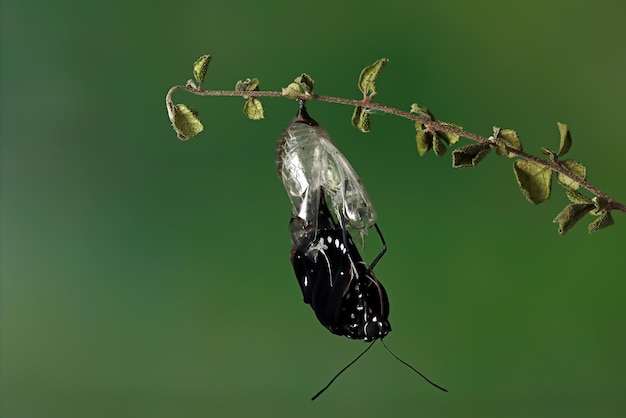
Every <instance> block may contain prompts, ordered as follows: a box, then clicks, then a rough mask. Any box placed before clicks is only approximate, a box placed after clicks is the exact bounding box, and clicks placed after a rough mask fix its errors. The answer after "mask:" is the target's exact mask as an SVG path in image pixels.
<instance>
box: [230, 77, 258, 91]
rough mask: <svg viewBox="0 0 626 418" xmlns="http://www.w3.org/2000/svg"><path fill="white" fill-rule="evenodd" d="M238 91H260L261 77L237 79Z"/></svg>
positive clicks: (236, 88) (236, 87)
mask: <svg viewBox="0 0 626 418" xmlns="http://www.w3.org/2000/svg"><path fill="white" fill-rule="evenodd" d="M235 90H236V91H258V90H259V79H258V78H252V79H250V78H246V79H245V80H243V81H241V80H239V81H237V83H236V84H235Z"/></svg>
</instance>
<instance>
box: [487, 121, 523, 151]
mask: <svg viewBox="0 0 626 418" xmlns="http://www.w3.org/2000/svg"><path fill="white" fill-rule="evenodd" d="M493 132H494V136H495V140H496V143H497V144H498V148H496V153H497V154H498V155H500V156H505V155H506V156H507V157H509V158H513V157H515V154H512V153H510V152H508V151H507V150H506V148H507V147H509V148H513V149H516V150H520V151H521V150H522V143H521V141H520V139H519V137H518V136H517V132H515V131H514V130H512V129H499V128H495V127H494V131H493Z"/></svg>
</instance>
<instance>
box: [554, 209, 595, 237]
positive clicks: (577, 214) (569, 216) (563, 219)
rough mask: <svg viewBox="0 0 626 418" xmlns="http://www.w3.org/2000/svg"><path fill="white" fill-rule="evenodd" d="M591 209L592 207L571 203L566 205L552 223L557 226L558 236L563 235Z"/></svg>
mask: <svg viewBox="0 0 626 418" xmlns="http://www.w3.org/2000/svg"><path fill="white" fill-rule="evenodd" d="M592 209H593V205H589V204H578V203H573V204H571V205H567V206H566V207H565V209H563V210H562V211H561V212H560V213H559V214H558V215H556V218H554V220H553V221H552V222H554V223H558V224H559V234H561V235H563V234H565V233H566V232H567V231H569V230H570V229H571V228H572V227H573V226H574V225H576V223H577V222H578V221H580V220H581V219H582V218H583V217H584V216H585V215H586V214H588V213H589V211H591V210H592Z"/></svg>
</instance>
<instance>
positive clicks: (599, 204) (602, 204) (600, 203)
mask: <svg viewBox="0 0 626 418" xmlns="http://www.w3.org/2000/svg"><path fill="white" fill-rule="evenodd" d="M591 201H592V202H593V205H594V206H595V208H596V209H595V210H596V212H598V213H600V212H601V211H604V209H605V208H606V206H607V205H608V204H609V202H608V201H607V200H606V199H605V198H603V197H600V196H595V197H594V198H593V199H591Z"/></svg>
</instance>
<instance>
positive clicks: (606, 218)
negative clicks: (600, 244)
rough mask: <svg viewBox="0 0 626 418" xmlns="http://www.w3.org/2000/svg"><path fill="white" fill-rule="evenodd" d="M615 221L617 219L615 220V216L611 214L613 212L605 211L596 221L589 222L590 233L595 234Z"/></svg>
mask: <svg viewBox="0 0 626 418" xmlns="http://www.w3.org/2000/svg"><path fill="white" fill-rule="evenodd" d="M614 223H615V221H613V216H612V215H611V212H609V211H606V212H603V213H602V215H600V216H598V218H597V219H596V220H595V221H593V222H591V223H590V224H589V226H588V229H589V233H590V234H593V233H594V232H596V231H599V230H601V229H604V228H607V227H609V226H611V225H613V224H614Z"/></svg>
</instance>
